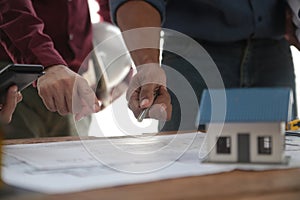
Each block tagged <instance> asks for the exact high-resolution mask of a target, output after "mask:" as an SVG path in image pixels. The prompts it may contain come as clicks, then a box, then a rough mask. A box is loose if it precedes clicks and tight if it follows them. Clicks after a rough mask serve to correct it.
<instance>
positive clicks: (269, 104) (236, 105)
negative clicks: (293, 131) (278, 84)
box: [197, 88, 292, 124]
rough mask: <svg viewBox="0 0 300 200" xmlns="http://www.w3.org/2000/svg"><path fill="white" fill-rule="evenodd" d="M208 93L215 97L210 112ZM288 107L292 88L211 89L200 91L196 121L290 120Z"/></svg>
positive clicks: (210, 105) (209, 95)
mask: <svg viewBox="0 0 300 200" xmlns="http://www.w3.org/2000/svg"><path fill="white" fill-rule="evenodd" d="M224 95H226V96H224ZM211 97H214V100H213V102H214V103H213V104H214V112H213V115H212V103H211V102H212V101H211ZM224 101H226V102H224ZM220 106H221V107H220ZM224 106H226V107H224ZM218 107H219V108H218ZM291 110H292V92H291V90H290V89H288V88H240V89H226V90H225V92H224V90H221V89H211V90H205V91H204V92H203V94H202V98H201V103H200V111H199V115H198V120H197V121H198V122H199V124H206V123H210V122H282V121H284V122H286V121H290V120H291ZM224 111H226V112H224ZM212 116H213V117H212Z"/></svg>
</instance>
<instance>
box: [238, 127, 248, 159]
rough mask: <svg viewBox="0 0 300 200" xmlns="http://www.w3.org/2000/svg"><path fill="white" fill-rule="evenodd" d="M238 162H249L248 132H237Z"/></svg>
mask: <svg viewBox="0 0 300 200" xmlns="http://www.w3.org/2000/svg"><path fill="white" fill-rule="evenodd" d="M238 162H242V163H248V162H250V136H249V133H239V134H238Z"/></svg>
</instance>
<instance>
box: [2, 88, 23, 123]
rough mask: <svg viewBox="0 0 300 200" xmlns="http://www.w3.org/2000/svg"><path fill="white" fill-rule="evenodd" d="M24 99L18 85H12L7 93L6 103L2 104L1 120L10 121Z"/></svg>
mask: <svg viewBox="0 0 300 200" xmlns="http://www.w3.org/2000/svg"><path fill="white" fill-rule="evenodd" d="M21 100H22V95H21V93H20V92H18V88H17V86H11V87H10V88H9V89H8V91H7V94H6V100H5V103H4V104H0V122H2V123H9V122H10V121H11V118H12V114H13V112H14V111H15V109H16V106H17V104H18V103H19V102H20V101H21Z"/></svg>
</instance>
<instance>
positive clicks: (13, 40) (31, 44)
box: [0, 0, 99, 119]
mask: <svg viewBox="0 0 300 200" xmlns="http://www.w3.org/2000/svg"><path fill="white" fill-rule="evenodd" d="M50 17H51V16H50ZM58 23H59V22H58ZM0 30H1V44H2V46H3V47H4V48H5V50H6V52H7V54H8V55H9V56H10V58H11V60H12V61H13V62H15V63H38V64H42V65H44V66H45V67H46V74H45V75H44V76H43V77H41V78H40V79H39V80H38V82H37V89H38V91H39V95H40V96H41V98H42V99H43V102H44V104H45V105H46V107H47V108H48V109H49V110H51V111H57V112H58V113H59V114H61V115H65V114H67V113H74V114H75V115H76V118H77V119H78V118H79V117H80V116H82V115H86V114H88V113H87V111H84V110H85V108H84V106H81V104H79V105H76V106H75V107H76V108H77V109H73V107H74V106H72V103H74V102H75V101H73V97H76V96H77V97H79V98H80V99H81V100H80V101H79V102H81V101H83V102H85V104H88V105H90V106H89V107H90V108H93V107H95V109H94V112H96V111H98V107H99V104H98V101H97V99H96V96H95V94H93V92H92V90H91V89H90V88H89V87H86V85H87V82H86V80H84V79H83V78H82V77H80V76H79V75H77V74H76V73H75V72H73V71H71V70H70V69H69V68H68V67H67V64H66V62H65V60H64V59H63V58H62V56H61V55H60V54H59V53H58V51H57V50H56V49H55V47H54V44H53V41H52V39H51V38H50V37H49V36H48V35H47V34H45V33H44V23H43V21H42V20H41V19H40V18H39V17H38V16H37V14H36V12H35V10H34V7H33V5H32V1H23V0H0ZM53 88H55V89H53ZM74 88H78V89H79V90H74ZM73 91H75V92H78V93H79V94H78V95H77V94H76V93H75V95H72V94H73ZM87 91H88V94H89V95H88V96H87V95H86V93H87ZM70 94H71V95H70ZM90 99H93V101H91V100H90ZM90 110H92V109H90Z"/></svg>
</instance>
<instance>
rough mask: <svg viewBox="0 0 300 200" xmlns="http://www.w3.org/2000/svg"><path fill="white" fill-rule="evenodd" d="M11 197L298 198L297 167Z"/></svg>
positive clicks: (54, 199)
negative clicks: (56, 193)
mask: <svg viewBox="0 0 300 200" xmlns="http://www.w3.org/2000/svg"><path fill="white" fill-rule="evenodd" d="M76 139H78V138H75V137H62V138H46V139H30V140H6V141H4V144H6V145H9V144H20V143H40V142H55V141H66V140H76ZM0 199H1V198H0ZM11 199H22V200H23V199H43V200H58V199H63V200H71V199H76V200H78V199H84V200H85V199H86V200H93V199H95V200H96V199H97V200H98V199H105V200H107V199H120V200H123V199H130V200H135V199H138V200H140V199H145V200H147V199H151V200H152V199H205V200H211V199H218V200H219V199H220V200H221V199H222V200H227V199H228V200H229V199H230V200H232V199H243V200H254V199H255V200H261V199H264V200H265V199H266V200H277V199H278V200H294V199H295V200H300V168H295V169H286V170H269V171H260V172H255V171H238V170H236V171H233V172H226V173H221V174H214V175H206V176H196V177H186V178H177V179H169V180H162V181H156V182H150V183H143V184H134V185H125V186H118V187H112V188H104V189H96V190H89V191H84V192H76V193H69V194H59V195H44V194H34V193H21V194H20V193H19V195H15V196H13V197H12V198H11Z"/></svg>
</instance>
